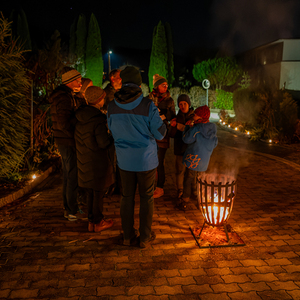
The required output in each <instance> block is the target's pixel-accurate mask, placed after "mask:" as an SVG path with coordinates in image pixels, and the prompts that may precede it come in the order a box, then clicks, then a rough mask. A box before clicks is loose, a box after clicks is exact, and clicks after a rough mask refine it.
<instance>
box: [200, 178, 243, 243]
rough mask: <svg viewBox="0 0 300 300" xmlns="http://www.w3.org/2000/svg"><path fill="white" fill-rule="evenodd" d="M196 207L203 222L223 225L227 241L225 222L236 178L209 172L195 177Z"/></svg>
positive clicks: (235, 187)
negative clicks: (200, 213)
mask: <svg viewBox="0 0 300 300" xmlns="http://www.w3.org/2000/svg"><path fill="white" fill-rule="evenodd" d="M197 181H198V182H197V191H198V207H199V208H200V210H201V212H202V214H203V217H204V224H203V226H202V229H201V231H200V234H199V237H200V235H201V233H202V230H203V228H204V226H205V224H208V225H211V226H222V225H223V226H224V230H225V233H226V237H227V241H228V242H229V237H228V232H227V227H226V222H227V220H228V219H229V217H230V214H231V211H232V208H233V202H234V198H235V195H236V191H237V186H236V180H235V179H234V178H233V177H232V176H226V175H220V174H209V175H206V176H205V177H201V178H198V179H197Z"/></svg>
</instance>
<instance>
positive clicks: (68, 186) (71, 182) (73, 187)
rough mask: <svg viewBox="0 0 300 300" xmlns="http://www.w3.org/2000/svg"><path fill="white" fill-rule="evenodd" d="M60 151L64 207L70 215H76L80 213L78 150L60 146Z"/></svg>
mask: <svg viewBox="0 0 300 300" xmlns="http://www.w3.org/2000/svg"><path fill="white" fill-rule="evenodd" d="M58 150H59V152H60V154H61V158H62V168H63V202H64V207H65V210H66V211H67V212H68V213H69V214H71V215H75V214H76V213H77V211H78V203H77V189H78V179H77V156H76V148H75V147H72V146H66V145H58Z"/></svg>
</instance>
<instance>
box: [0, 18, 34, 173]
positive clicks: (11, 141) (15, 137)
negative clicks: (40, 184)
mask: <svg viewBox="0 0 300 300" xmlns="http://www.w3.org/2000/svg"><path fill="white" fill-rule="evenodd" d="M10 25H11V23H9V22H8V21H7V20H6V19H4V17H3V15H2V14H1V15H0V74H1V81H0V128H1V130H0V161H1V169H0V177H1V178H8V177H9V176H10V174H12V173H15V172H18V171H19V167H20V166H21V164H22V163H23V161H24V156H25V154H26V149H28V145H29V140H30V138H29V124H30V119H29V117H30V115H29V113H28V110H29V107H28V104H27V101H28V92H29V87H30V83H29V79H28V77H27V76H26V72H25V68H24V65H23V56H22V54H23V51H22V50H21V48H20V47H19V46H18V45H17V44H16V42H15V41H13V40H12V35H11V29H10Z"/></svg>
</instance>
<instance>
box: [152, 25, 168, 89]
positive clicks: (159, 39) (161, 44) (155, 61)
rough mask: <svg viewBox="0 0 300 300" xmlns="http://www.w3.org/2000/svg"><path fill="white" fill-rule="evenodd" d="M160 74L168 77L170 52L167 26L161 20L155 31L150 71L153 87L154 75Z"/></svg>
mask: <svg viewBox="0 0 300 300" xmlns="http://www.w3.org/2000/svg"><path fill="white" fill-rule="evenodd" d="M154 74H159V75H160V76H163V77H165V78H168V53H167V41H166V33H165V27H164V26H163V24H162V22H161V21H159V23H158V25H157V26H156V27H155V28H154V31H153V40H152V51H151V56H150V65H149V71H148V78H149V87H150V90H152V89H153V75H154Z"/></svg>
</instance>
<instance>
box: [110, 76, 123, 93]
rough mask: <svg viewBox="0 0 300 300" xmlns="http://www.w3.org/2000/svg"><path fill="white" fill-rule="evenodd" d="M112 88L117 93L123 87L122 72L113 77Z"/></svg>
mask: <svg viewBox="0 0 300 300" xmlns="http://www.w3.org/2000/svg"><path fill="white" fill-rule="evenodd" d="M111 83H112V86H113V87H114V89H115V90H116V91H118V90H119V89H120V88H121V87H122V78H121V77H120V72H117V73H116V74H115V75H114V76H112V77H111Z"/></svg>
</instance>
